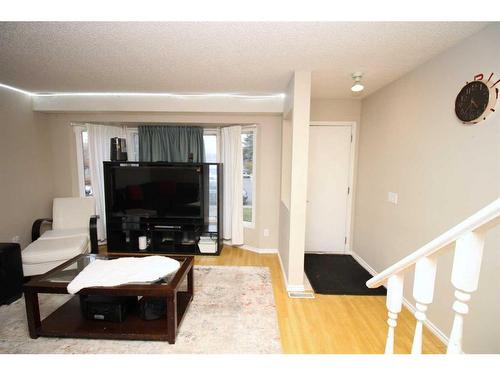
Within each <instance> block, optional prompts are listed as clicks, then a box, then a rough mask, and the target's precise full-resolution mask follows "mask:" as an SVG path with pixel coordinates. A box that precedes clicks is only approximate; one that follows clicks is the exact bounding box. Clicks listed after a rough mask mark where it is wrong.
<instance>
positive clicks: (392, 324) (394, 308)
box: [385, 274, 404, 354]
mask: <svg viewBox="0 0 500 375" xmlns="http://www.w3.org/2000/svg"><path fill="white" fill-rule="evenodd" d="M403 284H404V276H403V274H396V275H392V276H391V277H389V279H388V280H387V299H386V306H387V310H388V316H389V318H388V319H387V325H388V326H389V327H388V330H387V339H386V343H385V354H393V353H394V329H395V328H396V326H397V325H398V322H397V319H398V314H399V313H400V312H401V306H402V305H403Z"/></svg>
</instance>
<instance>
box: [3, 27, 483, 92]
mask: <svg viewBox="0 0 500 375" xmlns="http://www.w3.org/2000/svg"><path fill="white" fill-rule="evenodd" d="M485 25H486V24H485V23H472V22H386V23H371V22H369V23H367V22H364V23H363V22H326V23H277V22H273V23H260V22H258V23H206V22H190V23H184V22H182V23H181V22H164V23H143V22H132V23H131V22H125V23H119V22H109V23H88V22H84V23H82V22H78V23H77V22H73V23H72V22H49V23H35V22H30V23H10V22H1V23H0V82H1V83H5V84H8V85H12V86H15V87H19V88H22V89H25V90H29V91H34V92H67V91H69V92H72V91H73V92H74V91H77V92H118V91H121V92H177V93H188V92H189V93H195V92H196V93H199V92H203V93H205V92H238V93H250V94H257V93H279V92H284V91H285V89H286V86H287V83H288V81H289V80H290V77H291V75H292V72H293V71H294V70H311V71H312V72H313V74H312V80H313V83H312V95H313V97H315V98H350V97H353V95H352V94H351V92H350V90H349V89H350V86H351V82H352V80H351V77H350V75H351V73H352V72H354V71H361V72H364V79H363V81H364V83H365V86H366V90H365V92H364V93H363V95H368V94H369V93H371V92H374V91H375V90H377V89H379V88H381V87H382V86H384V85H386V84H387V83H389V82H391V81H393V80H395V79H397V78H398V77H400V76H402V75H403V74H404V73H406V72H408V71H410V70H411V69H413V68H414V67H416V66H417V65H419V64H421V63H423V62H425V61H426V60H428V59H429V58H431V57H432V56H433V55H435V54H437V53H439V52H441V51H443V50H445V49H446V48H448V47H450V46H452V45H453V44H455V43H457V42H458V41H460V40H461V39H463V38H465V37H467V36H469V35H471V34H473V33H475V32H477V31H478V30H479V29H481V28H483V27H484V26H485Z"/></svg>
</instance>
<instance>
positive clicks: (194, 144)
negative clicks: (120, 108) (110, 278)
mask: <svg viewBox="0 0 500 375" xmlns="http://www.w3.org/2000/svg"><path fill="white" fill-rule="evenodd" d="M190 154H192V158H193V159H192V161H193V162H195V163H202V162H203V159H204V157H205V152H204V146H203V128H202V127H197V126H165V125H159V126H157V125H143V126H139V161H166V162H189V161H191V160H190V158H189V156H190Z"/></svg>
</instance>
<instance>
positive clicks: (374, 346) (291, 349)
mask: <svg viewBox="0 0 500 375" xmlns="http://www.w3.org/2000/svg"><path fill="white" fill-rule="evenodd" d="M195 264H197V265H218V266H219V265H222V266H263V267H269V269H270V270H271V275H272V280H273V288H274V298H275V301H276V310H277V314H278V324H279V328H280V334H281V345H282V347H283V352H284V353H316V354H321V353H332V354H335V353H338V354H347V353H355V354H370V353H383V352H384V347H385V336H386V333H387V324H386V320H387V310H386V307H385V297H383V296H382V297H381V296H338V295H320V294H316V296H315V299H296V298H293V299H292V298H289V297H288V295H287V293H286V290H285V287H284V282H283V277H282V275H281V267H280V264H279V259H278V256H277V255H276V254H257V253H253V252H251V251H247V250H243V249H239V248H233V247H229V246H226V247H224V249H223V250H222V253H221V255H220V256H197V257H196V259H195ZM414 329H415V318H414V317H413V315H412V314H411V313H410V311H408V310H407V309H406V308H403V311H402V312H401V314H400V315H399V318H398V326H397V328H396V335H395V336H396V338H395V341H396V342H395V352H396V353H409V352H410V350H411V343H412V340H413V331H414ZM445 351H446V349H445V346H444V344H443V343H442V342H441V341H440V340H439V339H438V338H437V337H435V336H434V335H433V334H432V333H431V332H429V331H428V330H427V328H424V348H423V352H424V353H444V352H445Z"/></svg>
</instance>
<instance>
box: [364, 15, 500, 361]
mask: <svg viewBox="0 0 500 375" xmlns="http://www.w3.org/2000/svg"><path fill="white" fill-rule="evenodd" d="M499 45H500V25H499V24H495V25H493V26H490V27H488V28H486V29H484V30H483V31H481V32H479V33H478V34H476V35H474V36H472V37H470V38H469V39H467V40H465V41H463V42H461V43H460V44H458V45H456V46H455V47H453V48H451V49H449V50H447V51H445V52H444V53H441V54H440V55H438V56H436V57H435V58H433V59H432V60H430V61H429V62H427V63H426V64H424V65H421V66H420V67H418V68H417V69H415V70H414V71H412V72H410V73H408V74H407V75H405V76H404V77H402V78H401V79H399V80H397V81H396V82H393V83H392V84H390V85H388V86H386V87H385V88H383V89H381V90H379V91H378V92H376V93H375V94H373V95H370V96H369V97H368V98H366V99H365V100H363V102H362V110H361V131H360V140H359V141H360V143H359V164H358V185H357V186H358V190H357V201H356V218H355V228H354V250H355V251H356V252H357V253H358V254H359V255H360V256H361V257H362V258H363V259H364V260H365V261H366V262H367V263H368V264H369V265H370V266H371V267H372V268H374V269H375V270H376V271H377V272H380V271H382V270H383V269H384V268H386V267H387V266H389V265H391V264H393V263H394V262H396V261H397V260H399V259H400V258H402V257H404V256H406V255H408V254H409V253H410V252H412V251H414V250H416V249H417V248H419V247H420V246H422V245H423V244H425V243H427V242H428V241H430V240H432V239H433V238H435V237H436V236H438V235H439V234H441V233H442V232H444V231H446V230H447V229H449V228H450V227H452V226H453V225H455V224H457V223H458V222H460V221H461V220H463V219H465V218H466V217H468V216H469V215H471V214H472V213H474V212H476V211H477V210H479V209H480V208H482V207H483V206H485V205H486V204H488V203H490V202H491V201H493V200H494V199H496V198H498V197H499V196H500V116H499V115H498V113H497V114H493V115H491V116H490V117H489V118H488V119H487V120H486V121H485V122H483V123H481V124H479V125H476V126H464V125H462V124H461V123H460V121H458V120H457V118H456V117H455V114H454V102H455V97H456V95H457V93H458V92H459V90H460V89H461V87H462V86H463V85H464V84H465V82H466V81H470V80H472V79H473V77H474V75H475V74H477V73H481V72H482V73H485V74H489V73H490V72H495V73H496V77H497V79H498V78H500V48H498V46H499ZM497 111H500V105H497ZM389 191H392V192H397V193H398V194H399V202H398V205H393V204H390V203H388V202H387V193H388V192H389ZM499 234H500V228H496V229H495V230H494V231H493V232H491V233H490V234H489V235H488V237H487V240H486V248H485V252H484V259H483V265H482V273H481V279H480V282H479V291H478V292H477V293H475V294H474V295H473V296H472V301H471V304H470V307H471V312H470V316H468V317H467V318H466V320H465V344H464V350H465V352H470V353H479V352H482V353H500V322H499V320H498V316H500V293H499V287H500V251H499V250H500V235H499ZM451 261H452V254H451V253H448V254H446V255H445V256H444V257H442V258H441V259H440V260H439V264H438V277H437V288H436V292H435V302H434V304H433V305H431V306H430V308H429V312H428V317H429V319H430V320H431V321H432V322H433V323H434V324H435V325H436V326H437V327H438V328H439V329H440V330H442V331H443V332H444V333H445V334H446V335H449V333H450V328H451V324H452V317H453V314H452V309H451V306H452V303H453V288H452V286H451V283H450V276H451V273H450V272H451ZM412 278H413V276H412V275H408V277H407V278H406V283H405V284H406V285H405V297H406V298H407V299H409V300H410V301H413V299H412V298H411V288H412Z"/></svg>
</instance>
